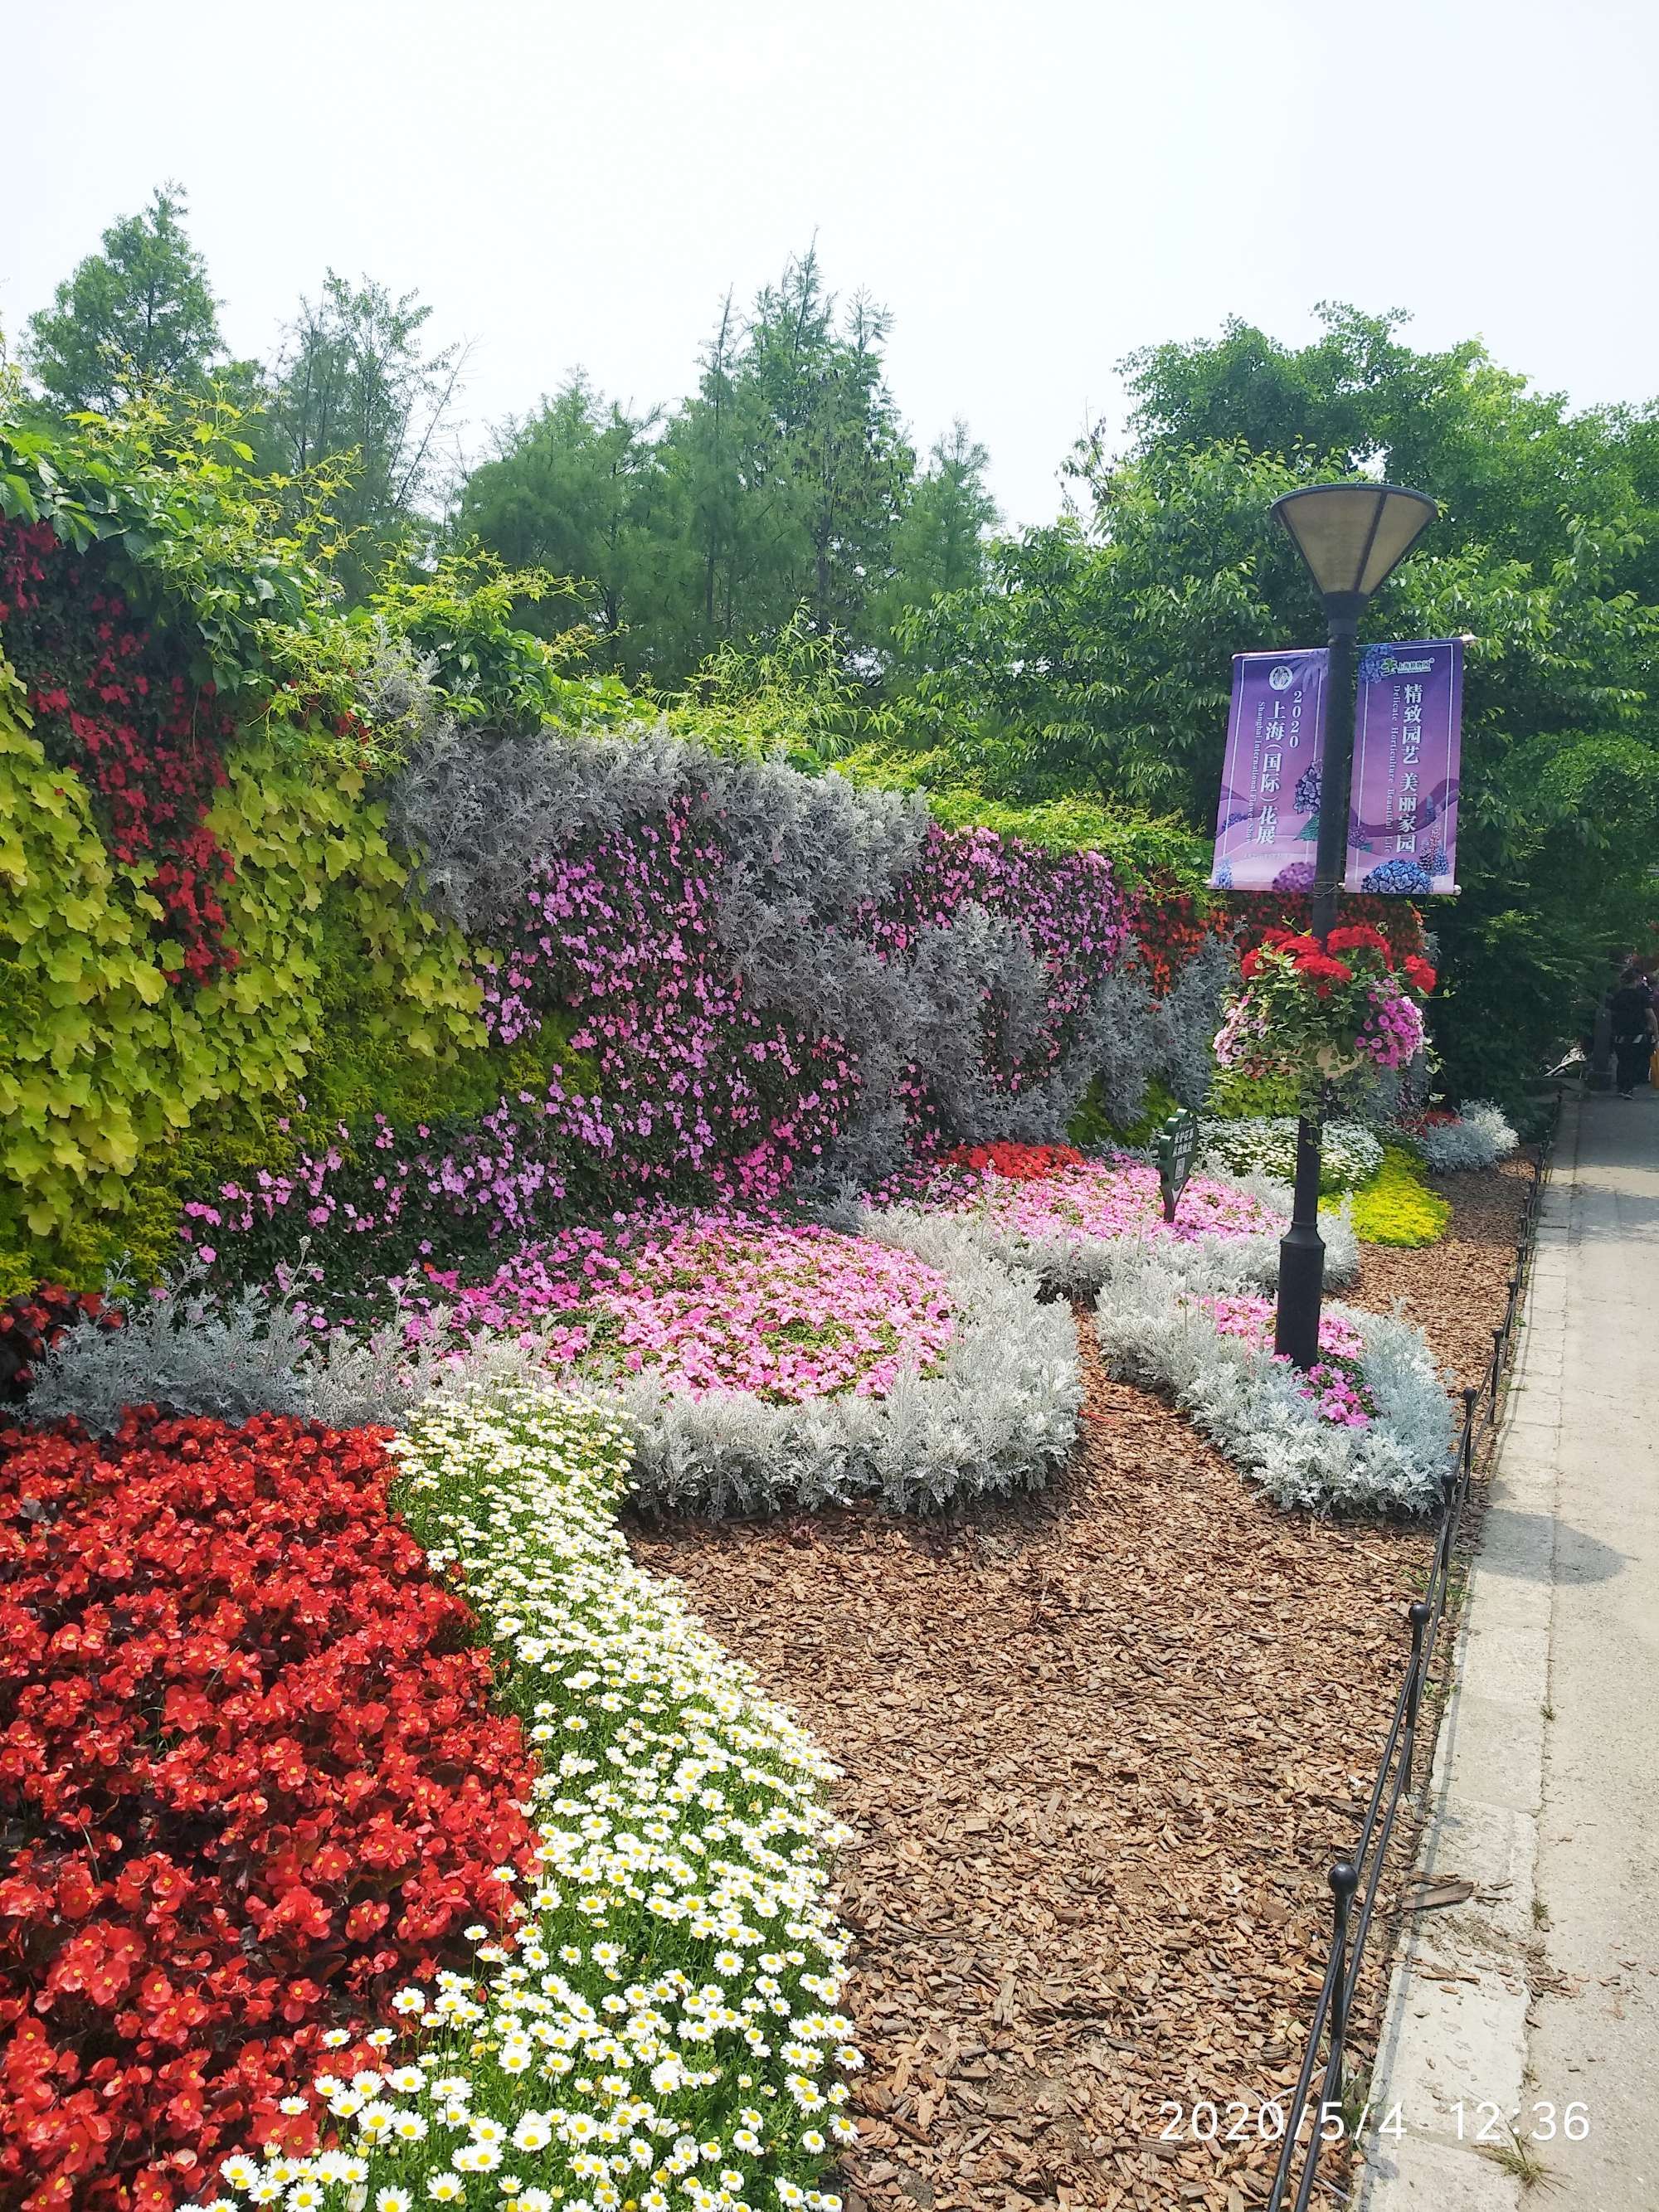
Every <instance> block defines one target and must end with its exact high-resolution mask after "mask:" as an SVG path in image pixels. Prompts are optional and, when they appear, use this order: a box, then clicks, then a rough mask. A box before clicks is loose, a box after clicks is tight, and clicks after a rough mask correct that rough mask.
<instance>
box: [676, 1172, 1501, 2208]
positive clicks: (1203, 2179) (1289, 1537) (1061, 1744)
mask: <svg viewBox="0 0 1659 2212" xmlns="http://www.w3.org/2000/svg"><path fill="white" fill-rule="evenodd" d="M1529 1172H1530V1170H1527V1173H1528V1174H1529ZM1466 1185H1467V1186H1468V1188H1463V1187H1462V1186H1466ZM1443 1188H1445V1189H1446V1191H1447V1194H1449V1195H1450V1196H1452V1197H1453V1199H1454V1203H1455V1207H1456V1213H1455V1222H1454V1227H1453V1232H1452V1235H1451V1237H1450V1238H1449V1240H1448V1241H1447V1242H1446V1243H1443V1244H1441V1245H1438V1246H1435V1247H1431V1248H1430V1249H1429V1250H1428V1251H1426V1252H1424V1253H1388V1254H1386V1255H1379V1254H1376V1253H1375V1252H1374V1250H1373V1249H1372V1248H1369V1247H1367V1248H1365V1251H1366V1257H1365V1266H1364V1279H1363V1281H1362V1284H1361V1286H1360V1288H1359V1290H1358V1291H1357V1292H1350V1293H1349V1294H1348V1295H1349V1296H1350V1297H1352V1298H1353V1299H1354V1300H1355V1302H1357V1303H1360V1304H1366V1305H1369V1306H1373V1307H1385V1308H1386V1307H1388V1306H1389V1305H1391V1304H1393V1303H1394V1301H1395V1299H1396V1298H1403V1299H1404V1300H1405V1301H1406V1304H1407V1310H1408V1311H1409V1312H1411V1313H1412V1315H1413V1317H1414V1318H1416V1319H1419V1321H1421V1322H1423V1323H1424V1325H1425V1327H1426V1328H1428V1329H1429V1331H1430V1334H1431V1337H1432V1338H1433V1340H1434V1341H1435V1344H1436V1347H1437V1350H1438V1351H1439V1352H1440V1353H1441V1355H1442V1357H1443V1358H1445V1359H1446V1361H1447V1363H1448V1364H1449V1365H1452V1366H1455V1367H1456V1368H1458V1369H1460V1370H1466V1369H1468V1368H1469V1365H1470V1363H1471V1361H1473V1362H1474V1368H1475V1369H1477V1370H1478V1367H1479V1364H1480V1343H1481V1340H1482V1337H1483V1335H1484V1337H1485V1341H1486V1345H1487V1346H1490V1334H1489V1331H1490V1328H1491V1327H1492V1323H1493V1322H1494V1321H1496V1320H1498V1319H1501V1317H1502V1310H1503V1302H1504V1295H1505V1285H1506V1282H1507V1278H1508V1274H1509V1271H1510V1267H1511V1266H1512V1264H1513V1254H1514V1235H1515V1224H1516V1221H1517V1220H1518V1218H1519V1213H1520V1207H1521V1202H1522V1194H1523V1192H1524V1188H1525V1182H1524V1179H1523V1176H1522V1173H1521V1172H1520V1170H1516V1172H1515V1173H1514V1174H1512V1175H1505V1176H1478V1177H1462V1178H1448V1179H1447V1180H1446V1182H1445V1183H1444V1184H1443ZM1506 1224H1507V1227H1506ZM1378 1261H1381V1262H1382V1264H1380V1265H1379V1264H1376V1263H1377V1262H1378ZM1494 1308H1495V1310H1494ZM1082 1335H1083V1340H1084V1344H1085V1362H1086V1364H1087V1367H1088V1374H1089V1383H1088V1398H1087V1406H1086V1413H1085V1436H1084V1439H1083V1441H1082V1443H1080V1445H1079V1449H1078V1451H1077V1452H1076V1454H1075V1455H1073V1460H1072V1462H1071V1463H1070V1465H1069V1466H1068V1468H1066V1472H1065V1474H1063V1475H1062V1477H1061V1478H1060V1480H1058V1481H1057V1482H1056V1483H1055V1484H1054V1486H1053V1487H1052V1488H1051V1489H1050V1490H1048V1492H1045V1493H1043V1494H1042V1495H1041V1496H1039V1497H1036V1498H1030V1499H1026V1500H1023V1501H1021V1502H1019V1503H1018V1504H1012V1505H1003V1506H998V1507H994V1508H979V1509H976V1510H974V1511H973V1512H972V1513H968V1514H963V1515H962V1516H957V1517H956V1518H953V1519H951V1520H950V1521H946V1522H934V1523H917V1522H902V1521H897V1520H894V1519H891V1518H888V1517H884V1516H881V1515H879V1514H878V1513H875V1512H873V1511H866V1510H846V1511H838V1512H832V1513H827V1514H821V1515H815V1516H805V1515H803V1516H795V1517H792V1518H789V1519H785V1520H776V1521H772V1522H763V1523H756V1522H751V1523H742V1524H730V1523H728V1524H726V1525H724V1526H719V1525H715V1526H710V1525H707V1524H702V1523H695V1522H685V1523H678V1522H676V1523H671V1524H655V1525H651V1526H647V1527H641V1528H636V1529H635V1530H634V1531H633V1532H632V1541H633V1544H634V1548H635V1554H636V1556H637V1557H638V1559H640V1560H641V1563H642V1564H643V1565H647V1566H648V1567H649V1568H651V1569H652V1570H653V1571H656V1572H659V1573H669V1574H673V1575H676V1576H678V1577H679V1578H680V1579H681V1580H682V1581H683V1582H684V1584H685V1585H686V1587H687V1589H688V1591H689V1593H690V1597H691V1599H692V1601H693V1602H694V1603H695V1605H696V1607H697V1609H698V1610H699V1611H700V1612H701V1613H702V1615H703V1617H704V1618H705V1619H706V1620H707V1621H708V1624H709V1626H711V1628H712V1629H713V1630H714V1632H716V1633H717V1634H718V1635H720V1637H721V1638H722V1639H723V1640H724V1641H725V1642H726V1644H727V1646H728V1648H730V1649H731V1650H734V1651H736V1652H737V1653H738V1654H740V1655H741V1656H743V1657H744V1658H745V1659H746V1660H748V1662H750V1664H751V1665H752V1666H753V1668H755V1670H756V1672H757V1674H758V1675H759V1676H760V1678H761V1679H762V1680H763V1681H764V1682H765V1683H766V1684H767V1686H769V1688H770V1689H771V1690H773V1691H774V1692H776V1693H777V1694H778V1695H779V1696H781V1698H783V1699H785V1700H786V1702H787V1703H788V1704H789V1705H792V1706H793V1708H794V1710H795V1711H797V1712H798V1713H799V1715H800V1716H801V1717H802V1718H803V1719H804V1720H805V1723H807V1725H808V1726H809V1727H810V1728H811V1729H812V1731H813V1732H814V1734H815V1735H817V1738H818V1740H819V1741H821V1742H822V1743H823V1745H824V1746H825V1747H826V1748H827V1749H828V1750H829V1752H830V1753H831V1754H832V1756H834V1757H835V1758H836V1759H838V1760H839V1761H840V1762H841V1764H842V1766H843V1767H844V1768H845V1770H846V1779H845V1781H844V1783H843V1784H842V1788H841V1793H840V1800H839V1806H840V1810H841V1812H842V1817H843V1818H844V1819H845V1820H846V1821H847V1822H848V1826H850V1827H851V1828H852V1829H853V1831H854V1843H853V1844H852V1845H851V1847H850V1848H849V1849H848V1851H847V1853H846V1856H845V1857H844V1859H843V1861H842V1869H841V1899H842V1911H843V1913H844V1917H845V1918H846V1919H847V1921H848V1924H849V1925H850V1926H851V1927H852V1928H853V1929H854V1932H855V1936H856V1938H857V1941H856V1948H855V1953H854V1967H855V1975H854V1983H853V1985H852V1988H851V1990H849V1993H848V1999H847V2003H848V2009H849V2010H850V2011H851V2012H852V2014H853V2015H854V2019H855V2021H856V2023H857V2029H858V2040H859V2042H860V2045H861V2046H862V2048H863V2050H864V2051H865V2053H866V2059H867V2062H868V2065H867V2070H866V2073H864V2074H863V2075H860V2076H858V2077H856V2081H857V2088H856V2099H857V2101H856V2103H855V2106H854V2111H855V2112H856V2113H857V2116H858V2118H859V2119H860V2133H861V2141H860V2146H859V2148H858V2150H857V2151H856V2152H855V2153H854V2154H853V2155H852V2157H851V2158H850V2159H849V2160H848V2162H847V2165H846V2168H845V2170H844V2175H843V2180H842V2188H843V2191H844V2193H845V2195H846V2197H847V2200H848V2205H849V2208H851V2212H860V2208H861V2207H867V2208H870V2212H909V2208H914V2207H915V2206H922V2207H930V2208H934V2212H953V2208H963V2212H968V2208H973V2212H977V2208H980V2207H996V2208H999V2212H1003V2208H1009V2212H1012V2208H1019V2207H1024V2206H1028V2205H1030V2206H1053V2207H1056V2208H1066V2207H1070V2206H1079V2207H1089V2208H1099V2212H1113V2208H1117V2207H1135V2208H1146V2212H1152V2208H1157V2212H1167V2208H1170V2207H1172V2206H1181V2205H1183V2204H1194V2205H1200V2206H1206V2207H1214V2208H1216V2212H1247V2208H1249V2207H1251V2206H1254V2205H1257V2204H1260V2203H1262V2202H1263V2201H1264V2200H1265V2198H1266V2196H1267V2181H1268V2177H1269V2176H1270V2174H1271V2172H1272V2168H1273V2160H1274V2158H1275V2156H1276V2148H1275V2147H1274V2146H1273V2144H1271V2143H1267V2142H1261V2141H1260V2140H1259V2139H1258V2137H1257V2115H1258V2112H1259V2110H1260V2107H1261V2104H1262V2103H1263V2101H1264V2100H1267V2099H1269V2098H1271V2097H1272V2096H1273V2094H1274V2093H1278V2092H1282V2091H1284V2090H1285V2089H1287V2088H1288V2087H1290V2086H1291V2084H1292V2083H1293V2082H1294V2079H1295V2075H1296V2069H1297V2065H1298V2064H1299V2063H1300V2059H1301V2056H1302V2049H1303V2042H1304V2027H1305V2022H1306V2021H1307V2018H1308V2016H1309V2015H1310V2010H1311V2008H1312V2005H1313V2002H1314V2001H1315V1998H1316V1996H1317V1993H1318V1987H1319V1982H1320V1978H1321V1975H1322V1971H1323V1966H1324V1956H1325V1947H1326V1944H1327V1942H1328V1931H1329V1907H1328V1889H1327V1887H1326V1879H1325V1877H1326V1873H1327V1869H1328V1867H1329V1865H1330V1863H1331V1862H1332V1860H1333V1859H1334V1857H1339V1856H1340V1855H1341V1854H1342V1853H1343V1852H1345V1851H1346V1850H1348V1849H1349V1848H1351V1846H1352V1842H1353V1838H1354V1835H1355V1832H1356V1829H1357V1827H1358V1823H1359V1820H1360V1819H1361V1816H1362V1814H1363V1811H1364V1800H1365V1797H1366V1795H1367V1793H1368V1791H1369V1790H1370V1782H1371V1778H1372V1775H1373V1772H1374V1770H1375V1765H1376V1759H1377V1756H1378V1753H1379V1752H1380V1750H1381V1747H1382V1744H1383V1739H1384V1737H1385V1735H1386V1733H1387V1729H1388V1724H1389V1717H1390V1714H1391V1711H1392V1706H1393V1701H1394V1698H1395V1692H1396V1689H1397V1686H1398V1684H1399V1681H1400V1679H1401V1674H1402V1671H1403V1668H1404V1663H1405V1657H1406V1651H1407V1638H1406V1632H1405V1629H1404V1626H1403V1620H1402V1615H1403V1611H1404V1607H1405V1606H1406V1604H1407V1602H1408V1601H1409V1599H1410V1597H1411V1596H1412V1595H1413V1591H1414V1589H1416V1588H1418V1587H1419V1586H1420V1577H1421V1575H1422V1572H1423V1571H1424V1568H1425V1565H1426V1561H1427V1557H1428V1550H1429V1543H1428V1539H1427V1538H1426V1537H1425V1535H1424V1534H1423V1533H1422V1532H1421V1531H1413V1530H1408V1529H1401V1528H1376V1527H1369V1526H1363V1525H1358V1524H1356V1525H1349V1526H1345V1525H1339V1524H1333V1523H1331V1522H1315V1521H1311V1520H1310V1519H1307V1518H1306V1517H1297V1516H1290V1515H1287V1514H1285V1513H1283V1512H1280V1511H1279V1510H1276V1509H1274V1508H1273V1507H1271V1506H1269V1505H1267V1504H1263V1503H1262V1502H1261V1500H1260V1499H1258V1498H1254V1497H1253V1496H1251V1495H1250V1494H1249V1492H1247V1491H1246V1490H1245V1488H1244V1487H1243V1485H1242V1483H1241V1482H1240V1480H1239V1479H1238V1477H1237V1474H1235V1473H1234V1472H1233V1470H1232V1469H1231V1467H1230V1466H1229V1465H1228V1464H1227V1462H1225V1460H1223V1459H1222V1458H1221V1457H1220V1455H1218V1453H1217V1452H1215V1451H1213V1450H1212V1449H1211V1448H1210V1447H1209V1446H1208V1445H1206V1443H1203V1442H1202V1441H1201V1440H1200V1438H1199V1437H1197V1435H1196V1434H1195V1433H1194V1431H1192V1430H1191V1429H1190V1428H1189V1427H1188V1425H1187V1424H1186V1423H1185V1422H1184V1421H1183V1420H1182V1419H1180V1417H1179V1416H1177V1415H1176V1413H1173V1412H1172V1411H1171V1410H1170V1408H1169V1407H1165V1406H1164V1405H1163V1404H1161V1403H1160V1402H1159V1401H1158V1400H1156V1399H1154V1398H1152V1397H1149V1396H1146V1395H1144V1394H1142V1393H1140V1392H1139V1391H1136V1390H1133V1389H1128V1388H1127V1387H1126V1386H1123V1385H1121V1384H1117V1383H1111V1382H1109V1381H1108V1380H1107V1379H1106V1378H1105V1377H1104V1376H1103V1374H1102V1373H1101V1372H1100V1370H1099V1367H1098V1364H1097V1360H1096V1358H1095V1356H1094V1352H1093V1346H1092V1340H1091V1335H1090V1332H1089V1330H1088V1328H1086V1326H1085V1327H1084V1328H1083V1330H1082ZM1368 1974H1369V1975H1370V1978H1371V1996H1370V2001H1369V2002H1368V2003H1367V2004H1366V2005H1365V2007H1364V2008H1363V2009H1364V2012H1365V2014H1366V2015H1367V2019H1366V2020H1359V2019H1358V2018H1357V2021H1356V2028H1357V2032H1358V2036H1359V2039H1360V2040H1361V2042H1362V2043H1363V2041H1364V2036H1365V2031H1366V2027H1367V2025H1368V2022H1369V2023H1370V2025H1371V2026H1372V2029H1373V2032H1374V2018H1375V2014H1376V2009H1377V2008H1378V2007H1379V2006H1380V2002H1381V1996H1382V1990H1383V1987H1384V1986H1385V1985H1386V1978H1387V1977H1386V1966H1385V1965H1384V1964H1383V1961H1382V1960H1380V1959H1378V1960H1377V1961H1376V1966H1375V1970H1374V1972H1373V1971H1372V1969H1371V1968H1370V1967H1368ZM1195 2104H1199V2105H1213V2106H1215V2107H1216V2108H1217V2112H1218V2116H1219V2126H1220V2130H1221V2131H1222V2132H1223V2133H1224V2134H1225V2131H1226V2130H1228V2129H1229V2128H1230V2127H1233V2128H1237V2129H1238V2130H1240V2132H1241V2133H1242V2134H1243V2136H1244V2137H1245V2140H1243V2141H1236V2142H1211V2141H1195V2140H1194V2136H1193V2117H1192V2116H1193V2107H1194V2105H1195ZM1230 2104H1231V2106H1233V2107H1234V2110H1233V2112H1231V2113H1229V2112H1227V2110H1226V2108H1227V2106H1229V2105H1230ZM1176 2106H1179V2107H1181V2118H1180V2120H1179V2122H1178V2123H1177V2122H1176V2120H1175V2118H1174V2108H1175V2107H1176ZM1241 2106H1242V2107H1243V2108H1244V2116H1243V2119H1242V2120H1241V2118H1240V2112H1239V2108H1240V2107H1241ZM1207 2118H1208V2116H1207V2114H1200V2118H1199V2122H1198V2124H1199V2126H1200V2127H1204V2126H1206V2124H1207ZM1166 2130H1167V2131H1168V2132H1169V2134H1170V2137H1171V2139H1170V2140H1165V2139H1164V2136H1165V2132H1166ZM1321 2201H1323V2202H1329V2201H1331V2200H1330V2198H1329V2197H1322V2199H1321Z"/></svg>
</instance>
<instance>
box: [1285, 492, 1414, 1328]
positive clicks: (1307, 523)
mask: <svg viewBox="0 0 1659 2212" xmlns="http://www.w3.org/2000/svg"><path fill="white" fill-rule="evenodd" d="M1438 512H1439V510H1438V508H1437V507H1436V506H1435V503H1434V501H1432V500H1431V499H1429V498H1427V497H1426V496H1425V495H1424V494H1423V493H1422V492H1420V491H1401V490H1399V489H1396V488H1395V486H1394V485H1392V484H1376V483H1346V484H1310V485H1309V486H1308V488H1307V489H1305V490H1304V491H1292V492H1286V493H1285V496H1284V497H1283V498H1282V499H1276V500H1275V501H1273V513H1275V514H1276V515H1277V516H1278V517H1279V520H1280V521H1281V522H1282V523H1283V524H1284V526H1285V529H1286V530H1287V531H1288V532H1290V534H1291V538H1292V539H1293V540H1294V541H1295V544H1296V548H1297V551H1298V552H1299V553H1300V554H1301V556H1302V558H1303V559H1304V562H1306V563H1307V566H1308V573H1309V574H1310V575H1311V576H1312V578H1313V580H1314V584H1315V586H1316V589H1317V591H1318V592H1319V596H1320V598H1321V599H1322V600H1323V601H1324V603H1325V618H1326V622H1327V624H1328V633H1329V647H1330V659H1329V671H1328V678H1327V684H1326V714H1325V763H1324V768H1323V771H1322V775H1321V780H1320V793H1319V841H1318V843H1317V844H1316V846H1315V848H1314V887H1313V917H1312V921H1311V925H1310V926H1311V928H1312V932H1313V934H1314V935H1315V936H1316V937H1317V938H1318V939H1320V940H1321V942H1323V940H1324V939H1325V937H1326V936H1327V934H1328V933H1329V932H1330V931H1331V930H1332V929H1333V928H1334V927H1335V924H1336V902H1337V896H1338V894H1339V892H1340V890H1341V887H1342V877H1343V872H1344V868H1345V866H1346V858H1347V848H1348V789H1349V785H1350V782H1351V781H1352V775H1353V746H1354V724H1355V714H1356V702H1355V697H1354V672H1353V671H1354V641H1355V639H1356V637H1357V636H1358V631H1359V617H1360V615H1361V614H1362V612H1363V611H1364V606H1365V603H1366V601H1367V600H1368V599H1370V598H1371V596H1372V594H1373V593H1374V592H1376V591H1377V590H1378V589H1379V588H1380V587H1381V586H1382V585H1383V583H1384V582H1385V581H1386V580H1388V578H1389V576H1391V575H1392V574H1394V571H1395V569H1396V568H1398V567H1399V565H1400V563H1401V562H1402V561H1403V560H1404V559H1405V557H1406V556H1407V553H1409V552H1410V551H1411V550H1412V547H1413V545H1414V544H1416V543H1417V540H1418V539H1419V538H1420V537H1421V535H1422V534H1423V532H1424V531H1425V530H1426V529H1427V528H1428V526H1429V525H1430V523H1431V522H1432V521H1433V520H1434V518H1435V516H1436V514H1437V513H1438ZM1322 1118H1323V1117H1322V1114H1321V1113H1320V1112H1318V1111H1315V1112H1313V1113H1304V1115H1302V1116H1301V1117H1300V1119H1299V1120H1298V1121H1297V1125H1296V1200H1295V1204H1294V1205H1293V1206H1292V1207H1291V1225H1290V1228H1289V1229H1288V1230H1287V1231H1285V1236H1284V1237H1283V1238H1282V1239H1281V1240H1280V1243H1279V1311H1278V1316H1277V1319H1276V1321H1275V1324H1274V1346H1275V1349H1276V1350H1277V1351H1279V1352H1280V1353H1282V1354H1284V1355H1285V1357H1286V1358H1290V1359H1292V1360H1294V1361H1295V1363H1296V1364H1297V1366H1298V1367H1311V1366H1312V1365H1313V1364H1314V1362H1315V1361H1316V1359H1317V1358H1318V1357H1319V1307H1320V1300H1321V1297H1322V1293H1323V1290H1324V1283H1325V1240H1324V1239H1323V1237H1321V1235H1320V1233H1319V1156H1320V1148H1321V1139H1322Z"/></svg>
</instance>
